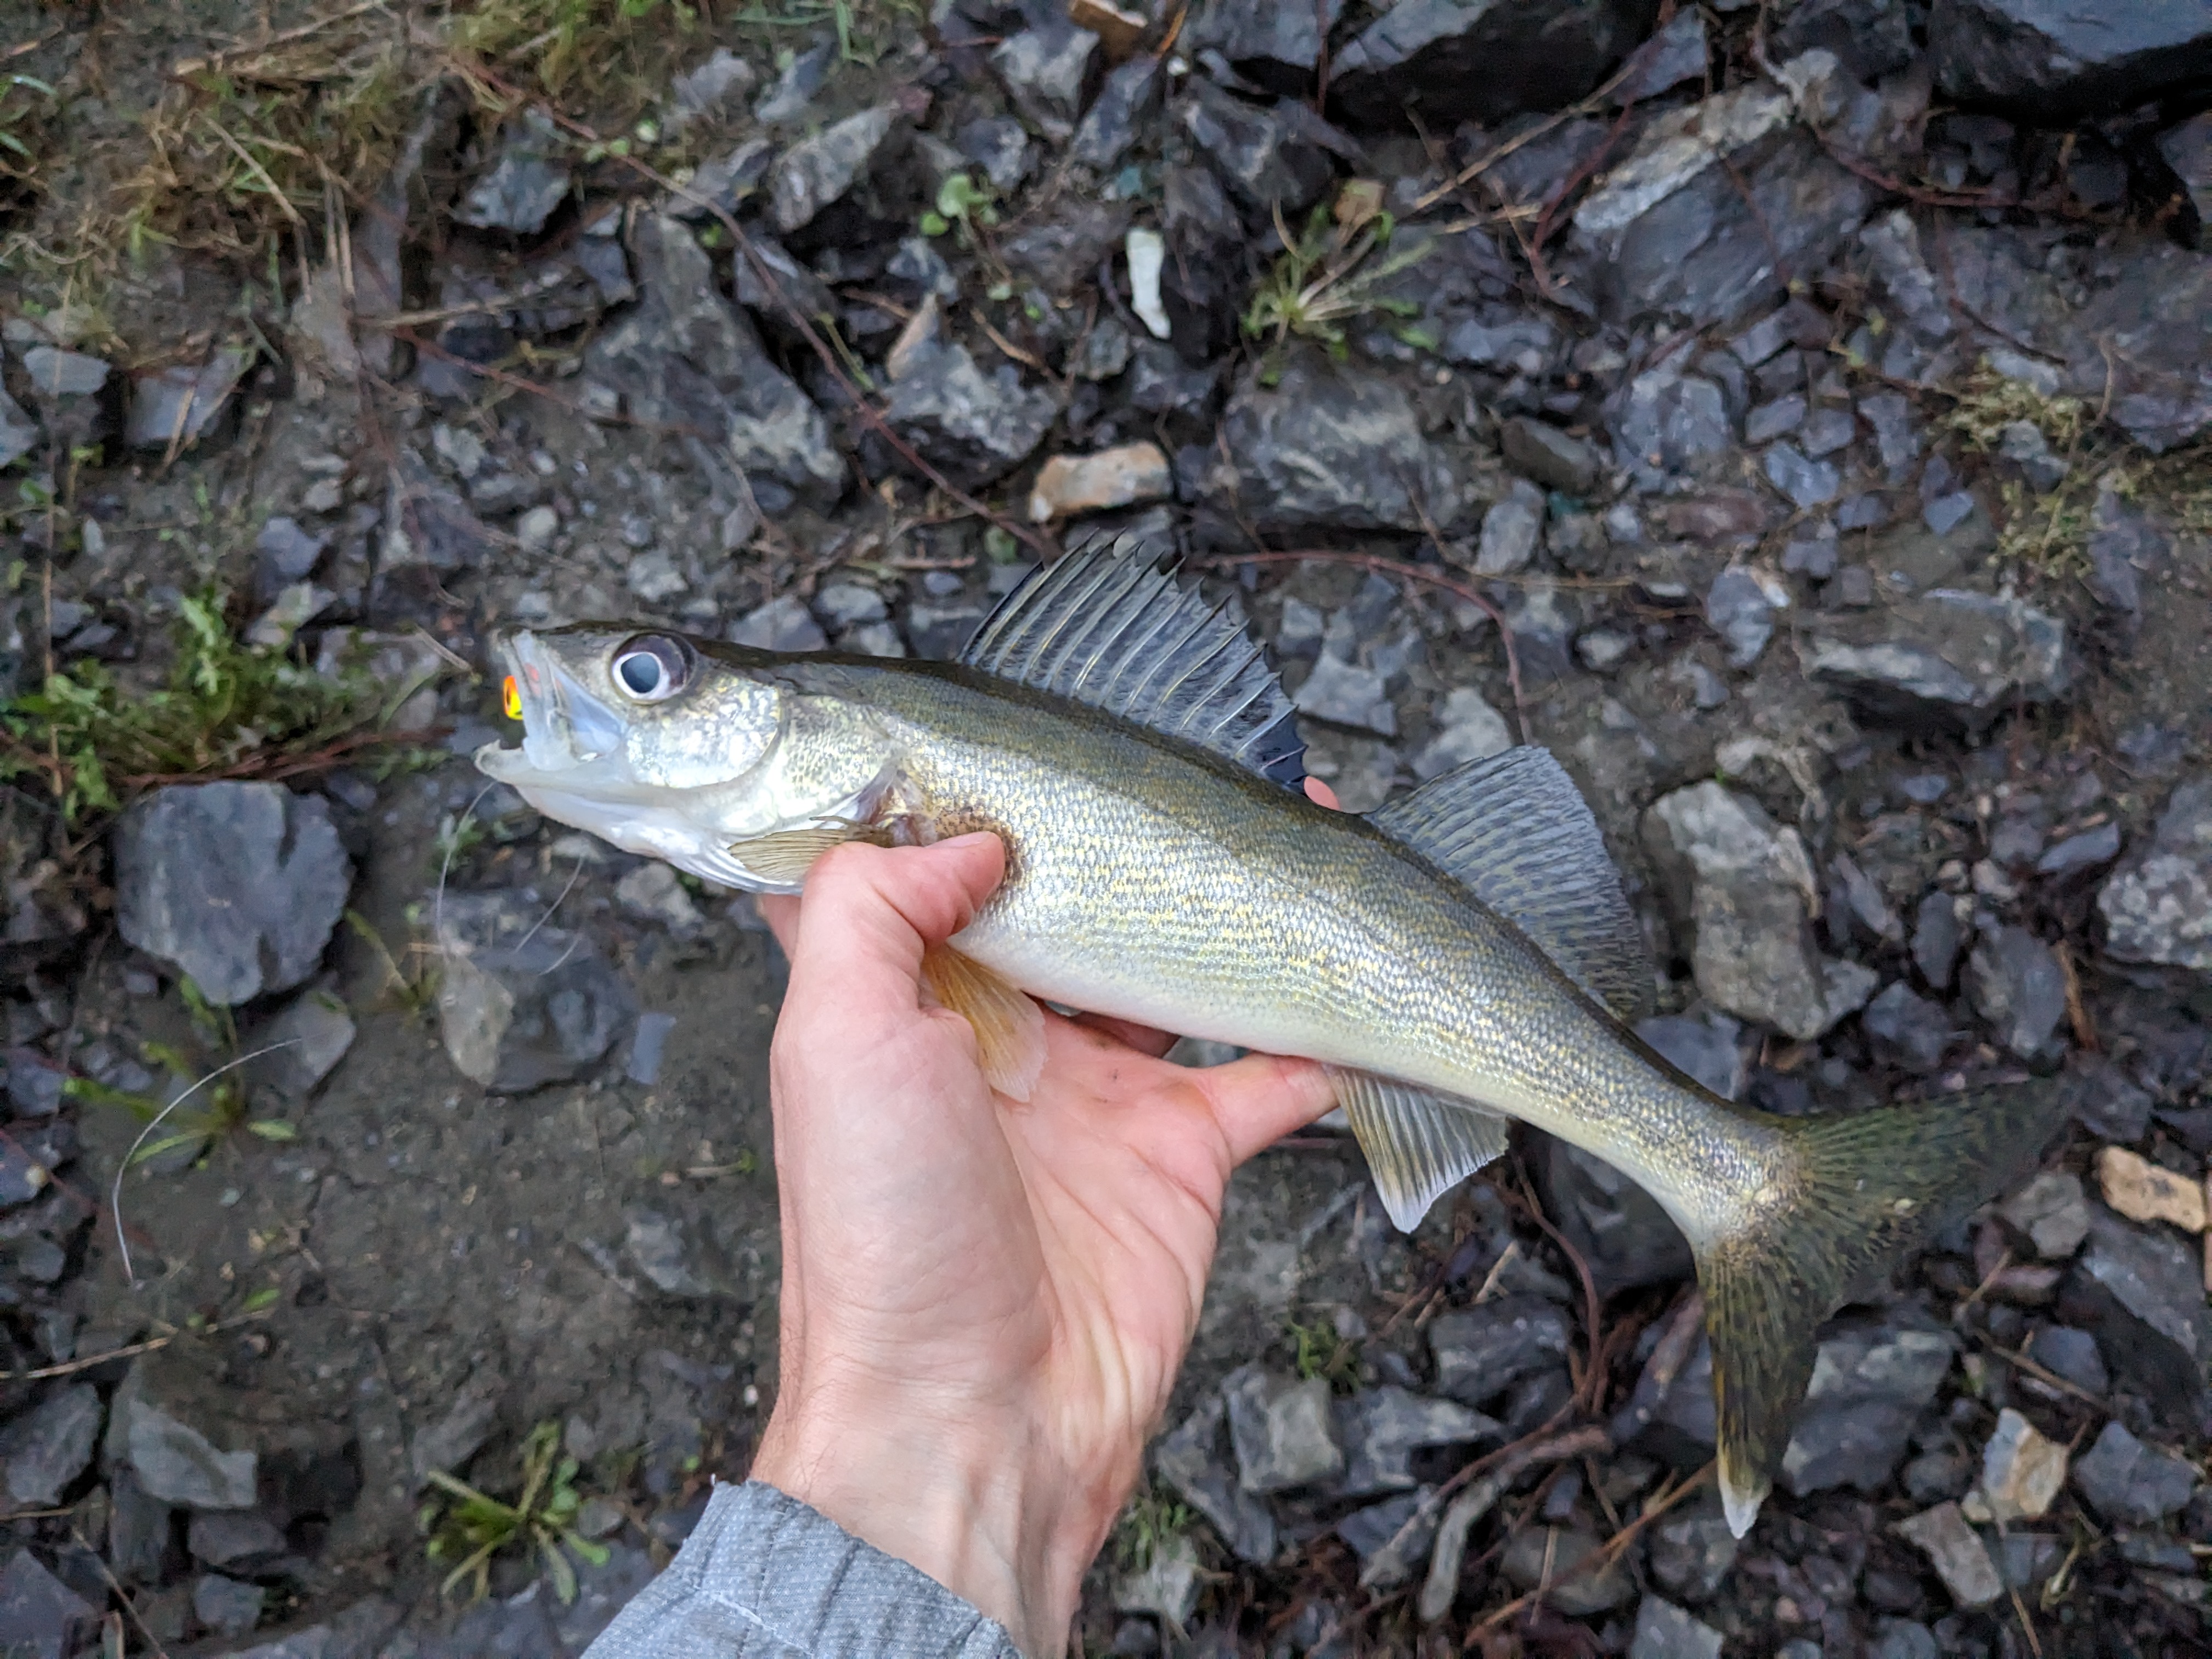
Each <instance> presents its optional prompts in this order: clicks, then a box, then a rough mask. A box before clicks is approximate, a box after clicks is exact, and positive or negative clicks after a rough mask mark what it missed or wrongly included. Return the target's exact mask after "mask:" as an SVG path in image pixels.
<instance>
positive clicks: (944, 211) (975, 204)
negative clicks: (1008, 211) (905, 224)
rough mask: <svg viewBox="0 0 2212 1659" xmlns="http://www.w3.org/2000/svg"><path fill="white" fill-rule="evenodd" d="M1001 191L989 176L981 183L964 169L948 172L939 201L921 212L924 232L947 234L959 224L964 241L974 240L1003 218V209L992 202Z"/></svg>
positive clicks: (932, 234)
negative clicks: (970, 176) (976, 234)
mask: <svg viewBox="0 0 2212 1659" xmlns="http://www.w3.org/2000/svg"><path fill="white" fill-rule="evenodd" d="M997 194H998V191H996V190H995V189H994V188H993V187H992V185H991V184H990V183H989V181H988V180H986V181H985V182H984V183H982V184H980V185H979V184H977V183H976V182H975V180H974V179H971V178H969V176H968V175H967V174H966V173H949V174H947V175H946V177H945V182H944V183H943V184H941V185H939V186H938V187H937V205H936V206H935V207H933V208H932V209H930V210H928V211H927V212H926V213H924V214H923V215H922V216H921V234H923V235H925V236H944V235H947V234H950V233H951V232H952V231H953V230H954V229H956V228H957V230H958V231H959V233H960V240H961V241H962V242H963V244H966V243H971V242H973V241H974V240H975V233H976V232H977V231H978V230H989V229H991V228H993V227H994V226H995V225H997V223H998V222H999V210H998V209H997V208H995V207H994V206H993V205H992V198H993V197H995V196H996V195H997Z"/></svg>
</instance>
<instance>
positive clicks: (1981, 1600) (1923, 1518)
mask: <svg viewBox="0 0 2212 1659" xmlns="http://www.w3.org/2000/svg"><path fill="white" fill-rule="evenodd" d="M1897 1530H1898V1532H1899V1534H1901V1535H1902V1536H1903V1537H1904V1538H1905V1540H1906V1541H1908V1542H1910V1543H1911V1544H1913V1545H1915V1546H1917V1547H1918V1548H1919V1550H1920V1552H1921V1553H1923V1554H1924V1555H1925V1556H1927V1558H1928V1560H1929V1565H1931V1566H1933V1567H1934V1568H1935V1569H1936V1577H1939V1578H1941V1579H1942V1581H1943V1588H1944V1589H1947V1590H1948V1591H1950V1592H1951V1599H1952V1600H1953V1601H1956V1602H1957V1603H1958V1604H1959V1605H1960V1607H1986V1606H1987V1605H1988V1604H1989V1603H1990V1602H1991V1601H1996V1599H1997V1597H1998V1596H2000V1595H2003V1594H2004V1580H2003V1579H2002V1578H2000V1577H1998V1576H1997V1564H1996V1562H1994V1561H1992V1560H1991V1559H1990V1552H1989V1547H1988V1546H1986V1545H1984V1543H1983V1542H1982V1541H1981V1539H1980V1537H1979V1536H1978V1534H1976V1533H1975V1531H1974V1529H1973V1528H1972V1527H1970V1526H1968V1525H1967V1524H1966V1516H1964V1515H1962V1514H1960V1510H1959V1506H1958V1505H1957V1504H1937V1505H1936V1507H1935V1508H1934V1509H1932V1510H1928V1511H1926V1512H1925V1513H1923V1514H1921V1515H1916V1516H1913V1517H1912V1518H1911V1520H1909V1521H1900V1522H1898V1523H1897Z"/></svg>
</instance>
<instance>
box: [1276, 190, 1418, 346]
mask: <svg viewBox="0 0 2212 1659" xmlns="http://www.w3.org/2000/svg"><path fill="white" fill-rule="evenodd" d="M1396 231H1397V227H1396V223H1395V221H1394V220H1393V219H1392V218H1391V216H1390V215H1389V214H1388V213H1386V212H1384V211H1383V187H1382V185H1378V184H1376V183H1375V182H1374V181H1372V180H1371V179H1352V180H1350V181H1349V182H1348V183H1346V185H1344V186H1343V187H1342V188H1341V189H1340V190H1339V191H1337V193H1336V199H1335V201H1334V203H1330V204H1323V205H1322V206H1320V207H1316V209H1314V210H1313V212H1312V214H1311V215H1310V216H1309V217H1308V218H1307V220H1306V225H1305V230H1304V234H1301V235H1298V236H1295V237H1294V236H1292V235H1291V231H1290V228H1289V226H1287V225H1286V224H1285V223H1284V222H1283V217H1282V215H1281V214H1280V213H1279V212H1278V213H1277V214H1276V216H1275V234H1276V235H1277V236H1278V237H1279V238H1280V239H1281V240H1282V244H1283V255H1282V257H1281V258H1279V259H1277V260H1276V261H1275V264H1274V268H1273V270H1270V271H1269V272H1268V273H1267V276H1266V277H1265V278H1264V279H1263V280H1262V281H1261V283H1260V287H1259V289H1258V291H1257V292H1256V293H1255V294H1254V295H1253V296H1252V303H1251V305H1250V306H1249V307H1247V308H1246V310H1245V313H1244V331H1245V333H1247V334H1249V335H1250V336H1252V337H1254V338H1255V339H1257V338H1260V337H1263V336H1269V335H1272V336H1273V344H1275V345H1277V346H1280V345H1281V344H1282V343H1284V342H1285V340H1287V339H1288V338H1289V337H1291V335H1293V334H1296V335H1298V336H1300V337H1304V338H1305V339H1309V340H1315V341H1318V342H1319V343H1321V344H1322V345H1323V346H1325V347H1327V348H1328V351H1329V354H1330V355H1331V356H1337V357H1341V356H1344V354H1345V350H1346V343H1345V325H1346V324H1348V323H1350V322H1352V321H1353V320H1355V319H1358V318H1361V317H1367V316H1374V315H1377V314H1380V315H1383V316H1388V317H1395V318H1397V319H1400V320H1401V322H1402V321H1403V320H1404V319H1407V318H1409V317H1414V316H1418V315H1419V313H1420V309H1421V307H1419V304H1417V303H1416V302H1415V301H1412V300H1408V299H1405V298H1403V297H1401V296H1400V295H1390V294H1385V293H1383V291H1382V289H1383V285H1384V284H1385V283H1388V282H1389V280H1390V279H1391V278H1392V277H1394V276H1398V275H1400V274H1401V272H1404V271H1406V270H1410V269H1412V268H1413V266H1414V265H1416V264H1419V263H1420V261H1421V260H1422V259H1423V258H1426V257H1427V255H1428V252H1429V250H1430V249H1431V247H1432V246H1434V244H1433V243H1431V242H1430V241H1428V240H1417V241H1411V242H1407V243H1405V244H1403V245H1402V246H1393V243H1394V242H1395V238H1396Z"/></svg>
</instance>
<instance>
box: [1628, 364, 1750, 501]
mask: <svg viewBox="0 0 2212 1659" xmlns="http://www.w3.org/2000/svg"><path fill="white" fill-rule="evenodd" d="M1606 419H1607V427H1608V428H1609V429H1610V430H1611V432H1612V433H1613V451H1614V453H1615V455H1616V456H1617V457H1618V459H1620V464H1621V465H1623V466H1626V467H1628V468H1630V469H1632V471H1634V472H1635V474H1636V477H1637V480H1638V483H1641V484H1642V485H1643V486H1644V488H1645V489H1659V488H1660V487H1661V486H1662V485H1663V484H1664V483H1666V482H1667V481H1668V478H1669V477H1674V476H1686V475H1693V474H1695V473H1696V472H1697V471H1699V469H1700V468H1701V467H1702V466H1704V465H1706V464H1708V463H1710V462H1711V460H1712V459H1713V458H1715V457H1717V456H1720V455H1725V454H1728V453H1731V452H1732V451H1733V450H1734V449H1735V426H1734V425H1733V423H1732V422H1730V421H1729V412H1728V400H1727V397H1726V394H1724V393H1723V392H1722V390H1721V388H1720V386H1719V385H1718V384H1717V383H1716V382H1715V381H1712V380H1706V379H1705V378H1704V377H1703V376H1700V375H1694V374H1682V373H1681V371H1680V368H1676V367H1674V366H1673V365H1672V364H1668V365H1664V366H1662V367H1661V368H1653V369H1648V370H1646V371H1645V372H1644V373H1643V374H1638V376H1637V377H1636V378H1635V379H1634V380H1631V381H1630V382H1629V383H1628V385H1627V386H1626V389H1625V390H1624V391H1623V392H1621V393H1620V395H1619V396H1618V397H1616V398H1613V399H1612V400H1611V401H1610V402H1608V404H1607V415H1606Z"/></svg>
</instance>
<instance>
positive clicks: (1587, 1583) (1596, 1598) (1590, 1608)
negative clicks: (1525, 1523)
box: [1498, 1527, 1636, 1619]
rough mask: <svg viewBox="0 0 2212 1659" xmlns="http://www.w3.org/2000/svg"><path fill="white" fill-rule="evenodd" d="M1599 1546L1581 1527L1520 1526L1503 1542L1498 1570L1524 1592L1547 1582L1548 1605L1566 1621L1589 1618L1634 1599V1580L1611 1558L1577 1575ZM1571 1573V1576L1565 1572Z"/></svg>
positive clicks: (1546, 1597)
mask: <svg viewBox="0 0 2212 1659" xmlns="http://www.w3.org/2000/svg"><path fill="white" fill-rule="evenodd" d="M1601 1548H1602V1546H1601V1544H1600V1543H1599V1541H1598V1540H1597V1538H1596V1537H1595V1535H1594V1534H1590V1533H1587V1532H1584V1531H1583V1530H1582V1528H1579V1527H1524V1528H1522V1529H1521V1530H1520V1531H1518V1532H1516V1533H1515V1534H1513V1536H1512V1537H1511V1538H1510V1540H1509V1541H1507V1543H1506V1546H1505V1554H1504V1559H1502V1560H1501V1561H1500V1562H1499V1563H1498V1568H1499V1571H1502V1572H1503V1573H1504V1575H1505V1577H1506V1578H1507V1580H1508V1581H1509V1582H1510V1583H1513V1584H1514V1585H1516V1586H1517V1587H1518V1588H1520V1589H1524V1590H1533V1589H1537V1588H1538V1587H1539V1586H1541V1585H1544V1584H1549V1585H1550V1586H1551V1589H1549V1590H1548V1591H1547V1593H1546V1595H1545V1596H1544V1600H1545V1602H1546V1604H1547V1605H1548V1606H1550V1607H1556V1608H1557V1609H1558V1610H1559V1612H1561V1613H1565V1614H1566V1615H1567V1616H1568V1617H1569V1618H1570V1619H1587V1618H1589V1617H1590V1616H1591V1615H1592V1614H1593V1613H1604V1612H1606V1611H1607V1610H1608V1609H1610V1608H1613V1607H1621V1606H1624V1605H1626V1603H1628V1602H1629V1601H1633V1600H1635V1598H1636V1580H1635V1579H1634V1577H1632V1576H1631V1575H1630V1572H1629V1571H1628V1567H1627V1565H1626V1562H1625V1561H1624V1560H1623V1559H1620V1557H1615V1558H1614V1559H1613V1560H1611V1561H1608V1562H1607V1563H1606V1564H1605V1565H1603V1566H1601V1567H1597V1568H1595V1569H1593V1570H1591V1571H1588V1572H1582V1573H1576V1572H1575V1570H1576V1569H1577V1567H1579V1566H1581V1565H1582V1564H1583V1560H1584V1559H1585V1558H1587V1557H1588V1556H1589V1555H1591V1554H1592V1553H1595V1551H1597V1550H1599V1549H1601ZM1571 1573H1574V1574H1575V1576H1574V1577H1568V1575H1569V1574H1571Z"/></svg>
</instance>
